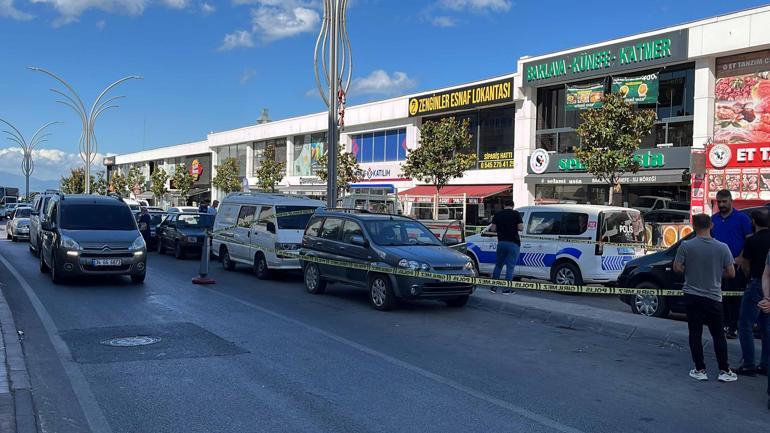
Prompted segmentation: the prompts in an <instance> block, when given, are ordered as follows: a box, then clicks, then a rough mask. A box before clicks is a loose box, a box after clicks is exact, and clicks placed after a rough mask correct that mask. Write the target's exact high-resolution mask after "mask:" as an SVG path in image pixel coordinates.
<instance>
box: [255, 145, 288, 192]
mask: <svg viewBox="0 0 770 433" xmlns="http://www.w3.org/2000/svg"><path fill="white" fill-rule="evenodd" d="M285 169H286V163H285V162H278V161H276V160H275V144H273V143H272V142H271V143H270V144H268V145H267V146H266V147H265V158H264V159H263V160H262V163H261V164H260V166H259V168H258V169H257V171H256V173H255V174H256V175H257V185H258V186H259V189H261V190H263V191H270V192H275V186H276V185H277V184H278V183H279V182H281V181H282V180H283V175H284V170H285Z"/></svg>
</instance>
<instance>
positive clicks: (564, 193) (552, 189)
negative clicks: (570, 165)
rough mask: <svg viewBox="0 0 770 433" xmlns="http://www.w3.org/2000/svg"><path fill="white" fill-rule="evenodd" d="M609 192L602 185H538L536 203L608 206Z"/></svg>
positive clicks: (536, 187)
mask: <svg viewBox="0 0 770 433" xmlns="http://www.w3.org/2000/svg"><path fill="white" fill-rule="evenodd" d="M608 192H609V188H608V187H606V186H602V185H536V186H535V203H538V204H548V203H579V204H606V203H607V202H608V199H609V194H608Z"/></svg>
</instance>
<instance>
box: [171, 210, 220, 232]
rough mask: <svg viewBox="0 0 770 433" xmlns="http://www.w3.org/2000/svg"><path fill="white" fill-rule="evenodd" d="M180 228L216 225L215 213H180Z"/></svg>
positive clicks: (178, 222)
mask: <svg viewBox="0 0 770 433" xmlns="http://www.w3.org/2000/svg"><path fill="white" fill-rule="evenodd" d="M176 226H177V228H180V229H207V228H211V227H214V215H207V214H194V213H190V214H180V215H179V219H178V220H177V223H176Z"/></svg>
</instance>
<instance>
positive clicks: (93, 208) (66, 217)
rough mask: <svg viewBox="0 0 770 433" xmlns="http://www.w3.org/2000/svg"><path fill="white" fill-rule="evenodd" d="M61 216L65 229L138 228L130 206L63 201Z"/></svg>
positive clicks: (62, 225) (62, 226) (123, 229)
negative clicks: (68, 202)
mask: <svg viewBox="0 0 770 433" xmlns="http://www.w3.org/2000/svg"><path fill="white" fill-rule="evenodd" d="M60 218H61V228H63V229H65V230H122V231H125V230H136V221H135V220H134V216H133V215H132V214H131V211H130V210H129V209H128V206H116V205H112V204H110V205H100V204H83V203H73V204H67V203H66V202H63V203H62V206H61V216H60Z"/></svg>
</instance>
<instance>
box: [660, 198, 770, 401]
mask: <svg viewBox="0 0 770 433" xmlns="http://www.w3.org/2000/svg"><path fill="white" fill-rule="evenodd" d="M716 198H717V207H718V208H719V212H717V213H715V214H714V215H713V216H711V217H709V216H708V215H705V214H701V215H695V216H693V219H692V224H693V229H694V231H695V238H693V239H690V240H687V241H684V242H682V244H681V245H680V246H679V249H678V250H677V254H676V258H675V259H674V271H675V272H678V273H681V274H684V279H685V283H684V297H685V305H686V311H687V323H688V328H689V334H690V335H689V343H690V353H691V355H692V360H693V363H694V364H695V366H694V368H693V369H692V370H691V371H690V377H692V378H694V379H696V380H708V374H707V372H706V364H705V362H704V359H703V343H702V337H703V326H707V327H708V329H709V332H710V334H711V337H712V339H713V344H714V351H715V354H716V358H717V363H718V366H719V375H718V380H719V381H720V382H734V381H736V380H737V379H738V374H740V375H745V376H757V375H764V376H767V367H768V358H769V357H770V258H769V257H768V251H770V230H769V229H770V212H768V209H767V208H761V209H758V210H755V211H753V212H752V213H751V215H750V216H749V215H747V214H745V213H743V212H740V211H737V210H735V209H734V208H733V200H732V194H731V193H730V191H728V190H721V191H719V192H718V193H717V196H716ZM723 290H730V291H743V296H742V297H724V298H723V297H722V291H723ZM755 324H756V325H758V327H759V333H760V336H761V339H762V351H761V353H760V356H759V359H757V358H756V353H755V349H754V325H755ZM736 333H737V337H738V338H739V341H740V345H741V352H742V358H743V360H742V362H741V365H740V367H738V369H737V370H736V371H735V372H733V371H732V370H731V369H730V364H729V361H728V350H727V338H728V336H730V337H733V336H735V334H736ZM733 338H734V337H733ZM736 373H737V374H736ZM767 393H768V409H770V377H769V378H768V387H767Z"/></svg>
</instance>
